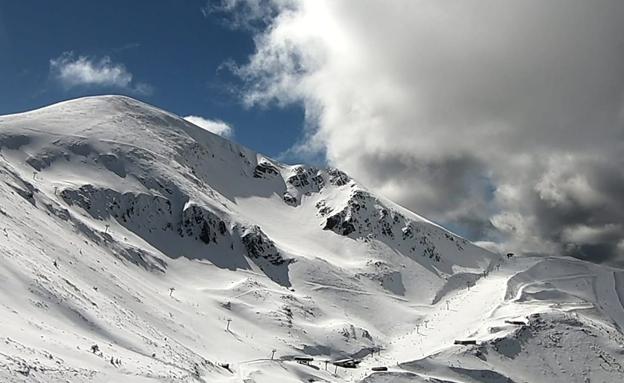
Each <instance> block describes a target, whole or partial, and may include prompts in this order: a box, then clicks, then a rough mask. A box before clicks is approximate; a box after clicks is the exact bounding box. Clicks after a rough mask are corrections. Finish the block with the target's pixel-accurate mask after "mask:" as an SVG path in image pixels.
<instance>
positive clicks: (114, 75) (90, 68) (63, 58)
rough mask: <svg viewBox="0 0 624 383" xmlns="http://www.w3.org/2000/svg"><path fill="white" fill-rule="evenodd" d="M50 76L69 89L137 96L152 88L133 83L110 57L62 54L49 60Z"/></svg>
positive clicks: (127, 74)
mask: <svg viewBox="0 0 624 383" xmlns="http://www.w3.org/2000/svg"><path fill="white" fill-rule="evenodd" d="M50 75H51V76H52V77H53V78H54V79H56V80H57V81H59V82H60V83H61V85H63V87H65V88H67V89H69V88H74V87H80V86H97V87H108V88H118V89H125V90H130V91H133V92H136V93H139V94H151V93H152V92H153V88H152V87H151V86H150V85H148V84H145V83H133V78H132V77H133V76H132V73H130V72H129V71H128V70H127V69H126V67H125V66H124V65H123V64H120V63H114V62H113V61H112V60H111V59H110V57H108V56H104V57H102V58H100V59H95V58H92V57H87V56H78V57H76V56H75V55H74V53H73V52H64V53H63V54H61V55H60V56H59V57H57V58H55V59H51V60H50Z"/></svg>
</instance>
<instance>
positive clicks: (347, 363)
mask: <svg viewBox="0 0 624 383" xmlns="http://www.w3.org/2000/svg"><path fill="white" fill-rule="evenodd" d="M360 362H362V361H361V360H358V359H351V358H347V359H341V360H336V361H334V362H332V364H333V365H334V366H337V367H343V368H357V366H358V364H360Z"/></svg>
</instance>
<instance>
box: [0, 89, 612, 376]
mask: <svg viewBox="0 0 624 383" xmlns="http://www.w3.org/2000/svg"><path fill="white" fill-rule="evenodd" d="M0 198H1V203H0V225H1V227H0V230H1V232H0V256H1V257H2V262H0V286H2V288H1V289H0V380H7V381H18V382H19V381H24V382H33V381H34V382H57V381H72V382H81V381H99V382H116V381H124V382H127V381H130V382H132V381H136V382H148V381H173V382H202V381H203V382H291V381H292V382H308V381H326V382H342V381H346V382H354V381H364V382H391V381H392V382H402V381H405V382H408V381H410V382H422V381H448V382H507V381H512V382H525V381H530V382H558V381H561V382H569V381H579V382H590V381H591V382H593V381H609V382H611V381H613V382H615V381H619V380H621V379H622V378H623V377H624V370H623V367H622V365H621V364H620V361H619V360H620V359H621V357H620V355H621V352H622V350H621V349H620V345H621V344H622V335H621V328H622V325H624V310H623V308H622V303H621V298H622V294H623V293H624V274H622V272H620V271H618V270H616V269H610V268H608V267H603V266H598V265H594V264H589V263H586V262H582V261H578V260H570V259H566V258H557V257H550V258H530V257H522V258H518V259H516V258H515V257H513V258H510V259H507V258H501V257H500V256H498V255H495V254H492V253H490V252H488V251H486V250H483V249H481V248H479V247H476V246H475V245H473V244H471V243H470V242H468V241H466V240H464V239H463V238H461V237H458V236H456V235H454V234H452V233H450V232H448V231H446V230H445V229H443V228H441V227H439V226H438V225H435V224H433V223H431V222H429V221H428V220H426V219H424V218H422V217H420V216H418V215H416V214H414V213H412V212H409V211H407V210H405V209H403V208H400V207H399V206H397V205H395V204H393V203H391V202H390V201H387V200H384V199H383V198H380V197H377V196H375V195H373V194H372V193H370V192H369V191H368V190H367V189H366V188H365V187H363V186H362V185H359V184H358V183H357V182H356V181H354V180H353V179H351V178H350V177H349V176H348V175H346V174H344V173H342V172H341V171H339V170H337V169H317V168H314V167H309V166H304V165H296V166H289V165H285V164H281V163H279V162H277V161H274V160H272V159H270V158H267V157H265V156H262V155H260V154H258V153H255V152H253V151H252V150H249V149H247V148H244V147H242V146H240V145H237V144H235V143H232V142H230V141H228V140H226V139H224V138H222V137H219V136H217V135H215V134H212V133H210V132H207V131H206V130H204V129H201V128H199V127H197V126H195V125H193V124H191V123H189V122H187V121H185V120H184V119H182V118H180V117H178V116H175V115H172V114H170V113H167V112H165V111H162V110H160V109H157V108H155V107H152V106H149V105H146V104H143V103H141V102H139V101H136V100H133V99H130V98H126V97H120V96H103V97H90V98H82V99H78V100H72V101H67V102H63V103H60V104H56V105H52V106H49V107H46V108H42V109H39V110H36V111H32V112H27V113H21V114H15V115H9V116H2V117H0ZM455 340H476V341H477V343H478V344H477V345H468V346H463V345H454V344H453V343H454V341H455ZM579 344H581V345H582V347H581V348H579ZM94 345H97V348H94V349H92V346H94ZM273 350H275V352H274V359H273V360H271V356H272V354H273ZM553 350H555V351H556V352H553ZM588 350H589V351H588ZM297 355H307V356H311V357H313V358H314V361H313V362H312V365H310V366H308V365H305V364H299V363H296V362H295V361H294V360H293V357H294V356H297ZM553 355H554V356H553ZM344 358H355V359H359V360H361V363H360V364H359V368H357V369H346V368H341V367H339V368H336V367H335V366H333V365H332V364H331V363H332V362H333V361H336V360H339V359H344ZM118 361H119V362H118ZM324 361H329V366H327V365H326V363H325V362H324ZM374 366H387V367H389V369H388V371H385V372H373V371H371V369H370V368H371V367H374ZM326 367H327V369H326ZM432 379H437V380H432Z"/></svg>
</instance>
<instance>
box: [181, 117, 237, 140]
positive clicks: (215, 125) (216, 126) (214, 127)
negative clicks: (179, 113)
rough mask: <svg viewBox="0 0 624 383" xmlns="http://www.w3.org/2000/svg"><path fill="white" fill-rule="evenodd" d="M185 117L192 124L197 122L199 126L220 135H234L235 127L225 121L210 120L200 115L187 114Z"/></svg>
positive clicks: (228, 136) (229, 136)
mask: <svg viewBox="0 0 624 383" xmlns="http://www.w3.org/2000/svg"><path fill="white" fill-rule="evenodd" d="M184 119H185V120H186V121H188V122H190V123H191V124H195V125H197V126H199V127H200V128H202V129H205V130H207V131H209V132H212V133H214V134H218V135H219V136H222V137H227V138H231V137H232V136H234V129H232V127H231V126H229V125H228V124H226V123H225V122H223V121H219V120H208V119H206V118H203V117H199V116H186V117H184Z"/></svg>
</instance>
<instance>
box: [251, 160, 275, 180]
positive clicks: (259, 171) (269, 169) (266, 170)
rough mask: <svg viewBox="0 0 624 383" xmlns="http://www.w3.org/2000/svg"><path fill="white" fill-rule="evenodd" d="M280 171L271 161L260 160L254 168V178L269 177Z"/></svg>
mask: <svg viewBox="0 0 624 383" xmlns="http://www.w3.org/2000/svg"><path fill="white" fill-rule="evenodd" d="M278 174H279V171H278V170H277V168H276V167H275V166H273V165H272V164H271V163H269V162H260V163H259V164H258V165H256V167H255V169H254V173H253V176H254V178H268V177H270V176H276V175H278Z"/></svg>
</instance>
